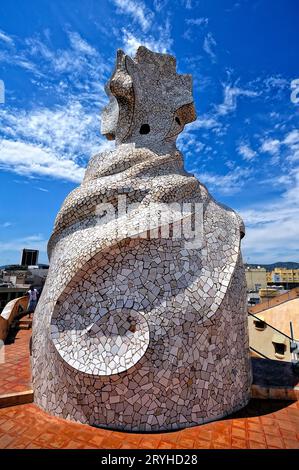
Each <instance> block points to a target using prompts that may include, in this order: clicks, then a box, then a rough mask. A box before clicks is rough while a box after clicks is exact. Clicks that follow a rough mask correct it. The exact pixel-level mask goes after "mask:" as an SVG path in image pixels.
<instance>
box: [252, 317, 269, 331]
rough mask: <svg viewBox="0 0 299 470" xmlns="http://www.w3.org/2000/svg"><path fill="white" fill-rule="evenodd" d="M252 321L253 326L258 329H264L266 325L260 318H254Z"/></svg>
mask: <svg viewBox="0 0 299 470" xmlns="http://www.w3.org/2000/svg"><path fill="white" fill-rule="evenodd" d="M253 323H254V326H255V328H256V329H257V330H259V331H262V330H264V329H265V328H266V326H267V325H266V323H265V322H264V320H263V319H262V318H259V319H258V320H254V321H253Z"/></svg>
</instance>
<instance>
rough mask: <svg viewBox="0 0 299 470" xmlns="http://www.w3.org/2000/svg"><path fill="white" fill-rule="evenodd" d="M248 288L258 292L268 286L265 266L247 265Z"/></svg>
mask: <svg viewBox="0 0 299 470" xmlns="http://www.w3.org/2000/svg"><path fill="white" fill-rule="evenodd" d="M245 274H246V283H247V290H248V291H253V292H258V291H259V290H260V289H264V288H266V287H267V272H266V269H265V268H260V267H259V266H258V267H257V268H251V267H247V268H246V271H245Z"/></svg>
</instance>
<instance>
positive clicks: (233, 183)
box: [196, 167, 251, 196]
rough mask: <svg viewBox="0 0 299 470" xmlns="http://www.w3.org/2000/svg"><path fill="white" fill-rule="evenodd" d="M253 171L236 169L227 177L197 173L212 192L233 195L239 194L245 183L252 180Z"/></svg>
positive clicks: (209, 173)
mask: <svg viewBox="0 0 299 470" xmlns="http://www.w3.org/2000/svg"><path fill="white" fill-rule="evenodd" d="M250 175H251V170H250V169H248V168H241V167H236V168H235V169H233V170H232V171H230V172H228V173H227V174H226V175H220V174H216V173H211V172H203V173H197V174H196V176H197V178H198V179H199V180H200V181H201V182H202V183H204V184H206V185H208V186H209V189H211V190H212V191H213V190H214V191H217V192H218V193H219V194H224V195H227V196H228V195H233V194H235V193H238V192H239V191H240V190H241V189H242V187H243V186H244V184H245V182H247V181H248V178H250Z"/></svg>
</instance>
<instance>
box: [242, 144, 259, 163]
mask: <svg viewBox="0 0 299 470" xmlns="http://www.w3.org/2000/svg"><path fill="white" fill-rule="evenodd" d="M237 150H238V152H239V154H240V155H242V157H243V158H244V160H247V161H250V160H253V159H254V158H255V157H256V156H257V153H256V152H255V150H252V148H251V147H249V145H247V144H246V143H241V144H240V145H239V146H238V148H237Z"/></svg>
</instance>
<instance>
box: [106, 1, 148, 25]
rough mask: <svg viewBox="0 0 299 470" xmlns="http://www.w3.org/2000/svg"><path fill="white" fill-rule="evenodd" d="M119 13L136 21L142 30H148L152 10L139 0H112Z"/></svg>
mask: <svg viewBox="0 0 299 470" xmlns="http://www.w3.org/2000/svg"><path fill="white" fill-rule="evenodd" d="M113 2H114V3H115V5H116V6H117V9H118V10H119V12H120V13H124V14H127V15H129V16H130V17H131V18H132V19H133V21H135V22H137V23H138V24H139V25H140V26H141V28H142V30H143V31H148V30H149V28H150V26H151V23H152V19H153V12H152V11H151V10H150V9H149V8H148V7H147V6H146V5H145V4H144V3H143V2H141V1H135V0H113Z"/></svg>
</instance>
